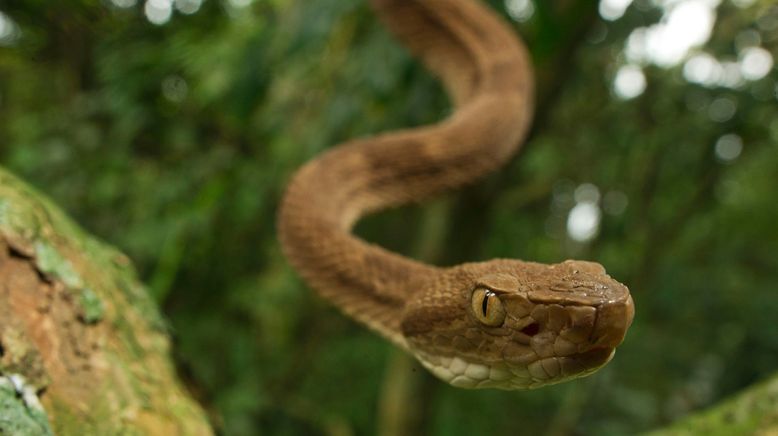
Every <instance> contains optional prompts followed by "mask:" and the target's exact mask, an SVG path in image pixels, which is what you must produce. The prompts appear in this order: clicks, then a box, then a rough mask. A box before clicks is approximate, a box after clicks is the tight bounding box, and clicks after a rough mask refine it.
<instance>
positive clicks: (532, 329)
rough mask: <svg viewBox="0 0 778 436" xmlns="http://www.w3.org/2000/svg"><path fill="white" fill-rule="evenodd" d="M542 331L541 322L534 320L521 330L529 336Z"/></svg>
mask: <svg viewBox="0 0 778 436" xmlns="http://www.w3.org/2000/svg"><path fill="white" fill-rule="evenodd" d="M539 331H540V324H538V323H536V322H533V323H532V324H529V325H527V326H526V327H524V328H523V329H521V332H522V333H524V334H525V335H527V336H535V335H536V334H538V332H539Z"/></svg>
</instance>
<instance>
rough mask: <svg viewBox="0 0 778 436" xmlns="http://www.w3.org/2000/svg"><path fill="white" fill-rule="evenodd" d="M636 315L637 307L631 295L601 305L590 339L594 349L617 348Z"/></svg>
mask: <svg viewBox="0 0 778 436" xmlns="http://www.w3.org/2000/svg"><path fill="white" fill-rule="evenodd" d="M634 315H635V306H634V304H633V302H632V297H630V296H629V295H626V298H624V299H622V300H619V301H613V302H608V303H604V304H602V305H600V306H599V307H598V308H597V321H596V322H595V324H594V329H593V330H592V337H591V339H590V342H591V344H592V348H608V349H612V348H616V346H618V345H619V344H621V341H623V340H624V336H625V335H626V334H627V329H628V328H629V326H630V325H631V324H632V318H633V317H634Z"/></svg>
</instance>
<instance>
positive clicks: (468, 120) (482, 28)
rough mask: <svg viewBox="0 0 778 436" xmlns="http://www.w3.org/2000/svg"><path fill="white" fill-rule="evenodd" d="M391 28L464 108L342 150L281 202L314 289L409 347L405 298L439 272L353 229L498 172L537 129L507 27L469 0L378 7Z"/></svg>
mask: <svg viewBox="0 0 778 436" xmlns="http://www.w3.org/2000/svg"><path fill="white" fill-rule="evenodd" d="M372 3H373V6H374V7H375V9H376V10H377V11H378V13H379V16H380V17H381V18H382V20H383V21H384V22H385V24H386V25H387V26H388V27H389V28H390V29H391V30H392V31H393V32H394V33H395V34H396V35H397V36H398V37H399V38H400V40H402V41H403V42H404V43H405V44H406V45H407V46H408V47H409V48H410V50H411V51H412V52H413V53H414V54H415V55H417V56H418V57H419V58H420V59H421V60H422V61H423V62H424V63H425V65H426V66H427V67H428V68H429V69H430V70H431V71H432V72H433V73H434V74H436V75H437V76H439V77H440V78H441V80H442V81H443V83H444V85H445V87H446V90H447V91H448V93H449V95H450V96H451V97H452V100H453V101H454V104H455V106H456V108H457V110H456V111H455V112H454V113H453V115H452V116H450V117H449V118H448V119H446V120H444V121H442V122H441V123H439V124H436V125H433V126H427V127H422V128H418V129H413V130H405V131H400V132H392V133H388V134H383V135H379V136H376V137H373V138H367V139H360V140H356V141H351V142H349V143H346V144H343V145H340V146H338V147H335V148H334V149H332V150H330V151H328V152H326V153H324V154H323V155H321V156H320V157H318V158H317V159H315V160H313V161H311V162H309V163H308V164H306V165H305V166H303V167H302V168H301V169H300V170H299V171H298V172H297V173H296V174H295V175H294V176H293V178H292V181H291V182H290V184H289V187H288V188H287V191H286V194H285V196H284V198H283V200H282V203H281V208H280V213H279V219H278V230H279V239H280V242H281V245H282V248H283V251H284V253H285V255H286V256H287V258H288V259H289V260H290V262H291V263H292V265H293V266H294V267H295V269H297V270H298V272H299V273H300V274H301V275H302V277H303V278H304V279H305V280H306V282H308V284H309V285H310V286H311V287H312V288H314V289H316V290H317V291H318V292H319V293H320V294H321V295H322V296H323V297H325V298H326V299H328V300H331V301H332V302H334V303H335V304H336V305H337V306H338V307H340V308H341V309H342V310H343V311H344V312H346V313H347V314H349V315H350V316H352V317H354V318H356V319H357V320H359V321H360V322H363V323H364V324H366V325H368V326H369V327H371V328H372V329H374V330H376V331H378V332H379V333H381V334H382V335H384V336H385V337H387V338H388V339H390V340H392V341H393V342H395V343H396V344H398V345H400V346H402V347H406V344H405V340H404V339H403V337H402V333H401V332H400V321H401V318H402V311H403V308H404V306H405V301H406V300H407V299H408V297H409V295H410V294H411V293H413V292H414V290H418V289H419V286H424V283H427V282H429V279H430V277H432V276H434V275H436V274H439V273H440V272H441V271H442V270H441V269H440V268H437V267H434V266H431V265H426V264H423V263H420V262H417V261H415V260H412V259H408V258H405V257H403V256H400V255H398V254H395V253H392V252H389V251H387V250H385V249H383V248H381V247H378V246H376V245H373V244H370V243H367V242H365V241H363V240H361V239H359V238H357V237H356V236H354V235H352V234H351V233H350V231H351V229H352V227H353V225H354V224H355V222H356V221H357V220H358V219H359V218H360V217H362V216H364V215H366V214H370V213H373V212H376V211H379V210H382V209H386V208H390V207H395V206H399V205H401V204H405V203H409V202H415V201H419V200H421V199H424V198H426V197H429V196H430V195H433V194H435V193H438V192H440V191H443V190H446V189H451V188H455V187H458V186H461V185H463V184H466V183H468V182H471V181H473V180H475V179H477V178H479V177H480V176H482V175H484V174H486V173H488V172H491V171H493V170H495V169H496V168H498V167H499V166H501V165H502V164H503V163H504V162H505V161H507V160H508V159H509V158H510V157H511V156H512V155H513V154H514V153H515V152H516V150H517V149H518V146H519V144H520V143H521V140H522V139H523V137H524V135H525V134H526V131H527V127H528V124H529V120H530V117H531V113H532V108H531V106H530V103H529V102H530V101H531V99H532V95H531V93H532V78H531V77H532V76H531V74H530V64H529V60H528V57H527V54H526V50H525V49H524V48H523V47H522V46H521V45H520V43H519V42H518V41H517V40H516V39H515V37H513V35H512V32H511V30H510V28H509V27H508V26H506V25H505V24H504V23H503V22H502V20H500V19H499V18H498V17H496V16H495V15H494V14H493V13H492V12H491V11H489V10H488V9H486V8H484V7H482V6H481V5H480V4H477V3H474V2H471V1H468V0H417V1H411V0H374V1H373V2H372Z"/></svg>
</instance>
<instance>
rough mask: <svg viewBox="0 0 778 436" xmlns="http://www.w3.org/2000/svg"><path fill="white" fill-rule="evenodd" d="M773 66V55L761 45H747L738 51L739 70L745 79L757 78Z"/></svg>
mask: <svg viewBox="0 0 778 436" xmlns="http://www.w3.org/2000/svg"><path fill="white" fill-rule="evenodd" d="M772 68H773V56H772V55H771V54H770V52H769V51H767V50H765V49H763V48H761V47H748V48H746V49H744V50H743V51H741V52H740V72H741V74H742V75H743V77H744V78H745V79H747V80H759V79H761V78H763V77H764V76H766V75H767V73H769V72H770V70H771V69H772Z"/></svg>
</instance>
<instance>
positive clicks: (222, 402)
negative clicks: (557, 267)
mask: <svg viewBox="0 0 778 436" xmlns="http://www.w3.org/2000/svg"><path fill="white" fill-rule="evenodd" d="M179 3H185V2H178V1H177V2H176V4H179ZM240 3H241V2H237V1H233V2H227V1H224V2H220V1H218V0H208V1H206V2H204V3H203V4H202V7H201V8H200V10H199V11H198V12H196V13H194V14H191V15H186V14H181V13H178V12H176V13H174V14H173V16H172V19H171V20H170V21H169V22H168V23H166V24H164V25H159V26H158V25H153V24H151V23H149V22H148V21H147V20H146V18H145V17H144V15H143V5H142V4H139V5H136V6H134V7H130V8H127V9H122V8H118V7H116V6H114V5H113V3H110V2H108V1H103V2H97V1H89V0H69V1H66V2H55V3H51V2H32V1H27V2H25V1H21V0H9V1H4V2H3V4H2V5H0V11H2V12H3V13H4V14H6V15H7V16H8V17H10V18H11V19H13V20H14V22H15V23H16V24H17V25H18V28H19V35H18V37H17V38H16V39H14V40H13V42H12V43H9V45H7V46H6V47H2V46H0V143H2V144H3V145H2V148H0V157H1V158H2V162H3V164H4V165H5V166H6V167H8V168H9V169H10V170H12V171H14V172H15V173H17V174H18V175H20V176H21V177H23V178H25V179H26V180H28V181H30V182H31V183H33V184H35V185H36V186H38V187H39V188H40V189H42V190H43V191H45V192H47V193H48V194H49V195H50V196H52V197H53V198H54V199H55V200H56V201H57V203H59V204H60V205H61V206H62V207H63V208H65V209H66V210H67V211H68V212H69V213H70V214H71V215H72V216H74V217H75V218H76V220H77V221H78V222H79V223H81V224H82V225H84V226H85V227H87V228H88V229H89V231H91V232H93V233H95V234H97V235H99V236H101V237H102V238H103V239H105V240H107V241H110V242H111V243H112V244H115V245H117V246H118V247H120V248H121V250H122V251H124V252H127V253H128V254H129V255H130V257H131V258H132V259H133V260H134V261H135V262H136V263H137V265H138V266H139V269H140V271H141V274H142V276H143V277H144V278H145V280H146V282H148V283H149V284H150V286H151V288H152V291H153V293H154V297H155V298H156V300H157V301H158V302H159V303H160V305H161V306H162V307H163V310H164V311H165V314H166V315H167V317H168V319H169V322H170V324H171V326H172V328H173V331H174V336H175V338H176V345H177V348H176V350H177V353H178V361H179V369H180V372H181V374H182V376H183V377H184V378H185V380H187V381H188V382H189V384H190V385H191V387H192V390H193V392H195V393H196V395H197V396H198V397H199V398H200V399H201V400H202V401H203V402H204V403H205V405H206V407H208V408H209V409H210V410H211V413H212V415H213V416H214V417H215V420H216V422H217V425H219V426H220V427H221V428H222V429H223V430H224V433H225V434H256V433H257V432H260V431H263V432H267V433H271V434H310V433H342V434H348V433H351V432H355V433H362V434H365V433H366V434H370V433H373V432H375V431H376V428H377V427H379V426H381V425H383V423H384V419H385V418H384V415H382V414H380V413H379V411H380V410H382V407H383V406H382V404H383V402H384V399H383V398H384V397H383V396H382V395H383V393H384V392H385V391H386V389H387V388H386V386H387V384H390V383H391V382H392V381H393V380H394V379H393V378H392V375H391V374H392V371H391V368H390V367H389V366H388V364H387V362H388V361H389V357H390V355H392V354H391V353H393V352H392V351H391V346H390V345H388V344H386V343H384V342H383V341H382V340H380V339H378V338H377V337H375V336H373V335H372V334H371V333H369V332H367V331H366V330H365V329H363V328H361V327H359V326H357V325H356V324H354V323H352V322H351V321H349V320H347V319H346V318H344V317H342V316H341V315H340V314H339V313H337V311H336V310H334V309H332V308H330V307H328V306H327V305H326V304H324V303H322V302H321V301H320V300H318V299H317V298H316V297H314V296H313V295H312V294H311V292H310V291H308V290H307V289H306V288H305V286H304V285H303V284H302V283H301V282H300V280H299V279H298V278H296V276H295V274H294V273H293V272H292V271H291V270H290V269H289V267H288V266H287V265H286V263H285V261H284V260H283V259H282V257H281V256H280V252H279V249H278V246H277V243H276V240H275V234H274V228H275V226H274V221H275V207H276V205H277V204H278V200H279V198H280V196H281V193H282V192H283V186H284V183H285V181H286V180H287V179H288V177H289V175H290V174H291V173H292V172H293V171H294V169H295V168H297V167H298V166H299V165H301V164H302V163H303V162H304V161H306V160H307V159H310V158H311V157H313V156H314V155H316V154H317V153H319V152H321V151H322V150H324V149H326V148H327V147H330V146H332V145H334V144H336V143H338V142H340V141H344V140H347V139H349V138H354V137H358V136H363V135H368V134H371V133H374V132H378V131H386V130H391V129H397V128H402V127H408V126H415V125H421V124H426V123H430V122H433V121H435V120H438V119H440V118H442V117H443V116H445V115H446V114H447V113H448V112H449V109H448V103H447V100H446V98H445V96H444V95H443V93H442V91H441V89H440V87H439V85H438V84H437V82H436V81H435V80H434V79H433V78H431V77H430V76H429V75H427V74H426V73H425V72H424V71H423V70H422V69H421V67H420V66H419V65H418V64H417V63H416V62H415V61H413V60H412V59H411V58H410V57H409V56H408V55H407V54H406V53H405V52H404V51H403V50H402V48H400V47H399V46H398V45H397V44H395V43H394V41H393V40H392V39H391V37H390V36H389V35H388V34H387V33H386V32H385V31H384V30H383V28H381V27H380V25H379V24H378V22H377V21H376V20H375V18H374V16H373V15H372V14H371V12H370V11H369V9H368V8H367V5H366V2H364V1H357V0H316V1H302V0H274V1H257V2H254V3H251V4H250V5H249V6H248V7H240V6H236V5H239V4H240ZM492 3H493V5H494V6H496V7H497V8H498V9H501V8H503V7H504V6H503V5H502V2H497V1H495V2H492ZM556 3H557V2H536V3H535V8H536V14H535V16H534V17H533V18H532V19H530V20H529V21H527V22H524V23H522V24H521V25H520V26H519V25H518V24H517V26H516V27H517V31H520V32H521V33H522V34H523V35H525V37H526V39H527V41H528V45H529V46H530V49H531V51H532V52H533V55H534V56H535V60H536V65H537V70H538V81H539V84H540V89H539V91H538V113H537V116H536V120H537V122H536V125H535V129H534V131H533V135H532V137H531V139H530V141H529V142H528V143H527V144H526V146H525V149H524V151H523V152H522V154H521V156H520V158H519V159H517V160H515V161H514V162H513V163H512V164H511V165H510V166H509V167H508V168H506V169H505V170H504V171H502V172H501V173H499V174H497V175H494V176H492V177H490V178H489V179H488V180H486V181H484V182H483V183H481V184H478V185H477V186H473V187H471V188H468V189H466V190H464V191H462V192H458V193H453V194H450V195H448V196H446V197H445V198H444V199H443V200H439V201H435V202H432V203H431V204H429V205H426V206H423V207H413V208H408V209H403V210H399V211H392V212H389V213H386V214H383V215H381V216H378V217H374V218H371V219H369V220H367V221H366V222H364V223H361V224H360V226H359V229H358V231H359V232H360V233H361V234H363V235H365V236H366V237H367V238H368V239H370V240H373V241H376V242H379V243H382V244H384V245H386V246H387V247H390V248H392V249H394V250H397V251H400V252H403V253H406V254H413V255H416V256H418V257H422V258H424V259H426V260H430V261H435V262H438V263H441V264H450V263H455V262H461V261H465V260H468V261H471V260H481V259H487V258H494V257H515V258H522V259H529V260H537V261H544V262H556V261H560V260H563V259H565V258H583V259H592V260H597V261H599V262H601V263H603V264H604V265H605V266H606V267H607V269H608V270H609V272H610V273H611V274H612V275H613V276H614V277H616V278H618V279H619V280H621V281H623V282H624V283H626V284H628V285H629V286H630V289H632V291H633V294H634V298H635V302H636V307H637V315H636V320H635V324H634V326H633V327H632V329H631V331H630V333H629V335H628V337H627V340H626V342H625V343H624V345H623V346H622V347H621V348H620V349H619V351H618V353H617V355H616V358H615V359H614V361H613V362H612V363H611V364H609V366H608V367H607V368H606V369H604V370H603V371H601V372H600V373H598V374H597V375H595V376H593V377H591V378H590V379H586V380H582V381H580V382H575V383H570V384H567V385H562V386H557V387H551V388H548V389H544V390H540V391H532V392H490V391H472V392H471V391H460V390H456V389H453V388H450V387H448V386H444V385H442V384H440V383H438V382H437V381H436V380H434V379H432V378H431V376H430V375H428V374H426V373H425V372H422V371H423V370H421V369H420V368H415V371H417V372H415V373H413V375H412V377H411V379H410V380H411V381H410V383H411V386H412V401H411V400H409V401H408V403H407V405H408V407H407V408H408V410H406V411H405V413H406V414H407V415H408V416H409V418H408V419H409V423H410V424H409V426H410V428H411V430H410V431H411V432H412V433H417V434H441V435H443V434H445V435H455V434H478V433H485V432H492V433H502V434H515V433H517V432H522V433H526V434H540V433H543V432H546V433H548V434H602V435H607V434H630V433H634V432H636V431H641V430H648V429H651V428H655V427H657V426H660V425H663V424H665V423H667V422H669V421H671V420H674V419H676V418H678V417H681V416H683V415H685V414H687V413H689V412H691V411H693V410H696V409H699V408H702V407H705V406H707V405H710V404H712V403H714V402H715V401H716V400H718V399H720V398H723V397H726V396H728V395H729V394H731V393H733V392H735V391H736V390H738V389H741V388H742V387H744V386H746V385H748V384H750V383H752V382H754V381H756V380H758V379H760V378H763V377H765V376H766V375H767V374H769V373H770V372H771V371H773V370H775V369H776V364H775V359H774V356H776V355H778V329H776V328H775V324H774V320H775V313H778V293H776V291H775V284H776V282H777V281H778V257H776V256H775V254H774V253H775V252H776V250H777V249H778V227H776V225H775V217H776V216H778V203H776V202H775V201H773V198H774V197H775V194H774V186H775V183H776V181H778V176H777V175H778V122H776V121H775V120H778V106H777V105H776V101H775V96H774V87H775V81H776V78H778V75H776V73H775V71H774V70H773V71H771V72H770V74H768V75H767V77H765V78H763V79H761V80H757V81H750V82H744V83H743V84H742V85H740V86H737V87H734V88H727V87H722V86H710V87H705V86H700V85H695V84H690V83H688V82H687V81H685V80H684V78H683V75H682V66H677V67H674V68H669V69H664V68H658V67H654V66H646V67H645V68H644V72H645V74H646V76H647V83H648V87H647V88H646V90H645V92H644V93H643V94H642V95H640V96H638V97H636V98H634V99H630V100H621V99H619V98H617V97H616V96H615V95H614V93H613V91H612V90H611V83H612V80H613V77H614V75H615V74H616V71H617V69H618V67H619V66H620V65H622V64H623V63H625V62H626V61H625V57H624V54H623V48H624V45H625V41H626V40H627V38H628V36H629V34H630V32H631V31H633V30H634V29H635V28H637V27H639V26H648V25H651V24H653V23H655V22H656V21H657V20H658V19H659V16H660V15H661V14H660V12H659V9H658V8H657V6H655V5H654V3H652V2H649V1H646V0H636V2H635V4H634V5H633V6H632V7H631V8H630V9H628V10H627V12H626V15H625V16H624V17H623V18H621V19H620V20H617V21H614V22H604V21H601V20H600V19H599V18H598V16H597V11H596V2H589V1H585V0H580V1H578V2H558V3H559V5H556ZM741 3H742V2H741ZM775 15H776V11H775V9H774V7H772V8H771V5H770V2H768V1H756V2H755V3H754V4H753V5H751V6H750V7H747V8H743V9H740V8H737V7H735V6H734V5H733V3H731V2H729V1H726V0H725V1H723V2H722V3H721V5H720V6H719V7H718V19H717V22H716V26H715V27H714V34H713V36H712V38H711V40H710V41H709V42H708V43H707V45H706V47H705V50H706V51H707V52H709V53H711V54H713V55H714V56H716V57H717V58H720V59H736V58H737V55H738V51H737V50H738V48H737V44H736V43H735V41H736V40H737V38H738V36H739V35H742V34H743V31H744V30H749V29H750V30H752V31H755V32H757V33H758V35H760V37H761V40H762V45H763V46H764V47H765V48H767V49H768V50H769V51H771V52H772V53H773V56H774V57H775V56H776V55H778V53H776V43H778V36H776V28H775V27H769V26H768V25H765V24H764V23H766V22H768V21H769V20H770V19H774V18H775ZM771 17H772V18H771ZM760 23H761V24H760ZM768 24H769V23H768ZM722 105H724V106H727V105H729V106H727V107H731V106H732V105H734V108H735V112H734V114H732V115H731V116H730V117H729V118H725V117H723V116H721V115H719V114H718V112H717V110H718V109H717V108H719V109H720V107H722ZM725 109H726V108H725ZM727 134H736V135H738V136H739V137H740V138H742V143H743V149H742V154H741V155H740V156H739V157H737V159H735V160H733V161H731V162H730V161H722V160H721V159H717V157H716V154H715V152H714V150H715V144H716V142H717V141H718V140H719V138H721V137H722V136H724V135H727ZM583 183H592V184H594V185H596V186H597V187H598V188H599V191H600V192H601V193H602V194H603V196H602V199H601V201H600V206H601V207H602V208H603V210H604V213H603V215H602V221H601V226H600V229H599V234H598V235H597V237H596V238H595V239H594V240H593V241H591V242H587V243H582V242H576V241H575V240H573V239H571V238H570V237H569V236H568V233H567V231H566V227H565V226H566V221H567V217H568V214H569V212H570V210H571V209H572V208H573V207H574V206H575V204H576V200H575V198H574V191H575V189H576V187H580V185H581V184H583ZM623 198H626V199H627V204H626V206H625V205H624V204H621V206H620V207H617V206H619V204H618V203H619V202H620V201H621V202H622V203H623V201H622V200H623ZM609 199H610V200H609ZM614 199H615V200H614ZM620 199H621V200H620ZM614 201H615V203H614ZM609 202H610V203H609ZM623 206H625V207H623ZM0 213H2V209H1V208H0Z"/></svg>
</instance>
